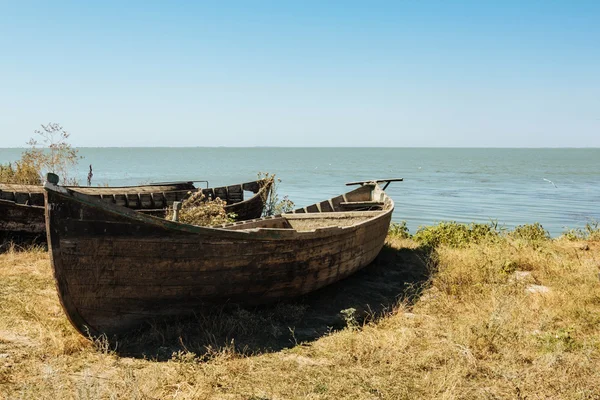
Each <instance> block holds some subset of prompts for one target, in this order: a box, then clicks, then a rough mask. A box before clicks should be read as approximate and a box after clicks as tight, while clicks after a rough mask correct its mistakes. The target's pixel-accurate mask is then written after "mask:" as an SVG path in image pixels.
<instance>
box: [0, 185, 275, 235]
mask: <svg viewBox="0 0 600 400" xmlns="http://www.w3.org/2000/svg"><path fill="white" fill-rule="evenodd" d="M271 185H272V181H270V180H257V181H252V182H246V183H241V184H237V185H231V186H223V187H216V188H206V189H199V188H196V187H195V186H194V184H193V182H172V183H158V184H150V185H143V186H122V187H71V188H70V189H72V190H76V191H77V192H80V193H83V194H86V195H89V196H93V197H95V198H98V199H102V200H104V201H106V202H109V203H113V204H117V205H120V206H125V207H128V208H131V209H134V210H136V211H138V212H143V213H148V214H152V215H156V216H164V215H165V213H166V210H167V208H168V207H170V206H172V204H173V202H174V201H181V200H183V199H185V198H187V197H188V196H189V194H190V192H194V191H197V190H202V192H203V193H204V195H205V196H207V197H210V198H213V199H214V198H216V197H220V198H221V199H222V200H224V201H226V203H227V205H226V206H225V211H226V212H227V213H234V214H235V215H236V218H235V219H236V220H240V221H241V220H247V219H253V218H258V217H260V216H261V215H262V212H263V208H264V206H265V201H266V199H267V198H268V195H269V191H270V190H271ZM244 191H249V192H252V193H253V196H251V197H249V198H247V199H244ZM0 235H4V236H6V235H13V236H23V237H27V238H34V237H42V238H44V239H45V237H46V222H45V219H44V188H43V186H36V185H15V184H6V183H0Z"/></svg>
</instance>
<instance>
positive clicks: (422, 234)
mask: <svg viewBox="0 0 600 400" xmlns="http://www.w3.org/2000/svg"><path fill="white" fill-rule="evenodd" d="M499 234H500V232H499V231H498V228H497V224H494V223H491V224H478V223H471V224H468V225H467V224H460V223H458V222H455V221H450V222H440V223H438V224H437V225H433V226H427V227H422V226H420V227H419V229H418V230H417V232H416V233H415V234H414V236H413V239H414V240H415V241H417V242H419V243H421V244H423V245H425V246H428V247H436V246H439V245H446V246H450V247H466V246H468V245H469V244H476V243H481V242H483V241H485V240H495V239H497V238H498V237H499Z"/></svg>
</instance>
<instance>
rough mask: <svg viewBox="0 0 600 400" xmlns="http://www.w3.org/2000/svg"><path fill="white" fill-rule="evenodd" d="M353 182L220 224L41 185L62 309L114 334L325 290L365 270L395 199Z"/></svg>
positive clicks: (79, 323) (93, 330) (88, 331)
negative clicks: (228, 305)
mask: <svg viewBox="0 0 600 400" xmlns="http://www.w3.org/2000/svg"><path fill="white" fill-rule="evenodd" d="M386 181H390V180H386ZM359 183H360V184H361V186H360V187H359V188H357V189H355V190H352V191H350V192H348V193H346V194H343V195H341V196H337V197H334V198H332V199H329V200H325V201H322V202H320V203H317V204H313V205H311V206H308V207H304V208H301V209H298V210H295V211H294V212H292V213H286V214H281V215H278V216H274V217H265V218H260V219H254V220H251V221H246V222H236V223H233V224H227V225H222V226H220V227H218V228H214V227H213V228H208V227H199V226H193V225H188V224H182V223H179V222H174V221H168V220H164V219H159V218H155V217H152V216H148V215H144V214H140V213H136V212H133V211H132V210H129V209H127V208H124V207H119V206H117V205H114V204H107V203H104V202H102V201H99V200H98V199H94V198H92V197H90V196H87V195H84V194H81V193H78V192H76V191H73V190H69V189H66V188H63V187H60V186H57V185H55V184H52V183H47V184H46V186H45V188H46V226H47V232H48V243H49V248H50V253H51V260H52V266H53V270H54V277H55V279H56V283H57V288H58V293H59V297H60V299H61V303H62V306H63V308H64V310H65V312H66V314H67V315H68V317H69V319H70V321H71V323H72V324H73V325H74V326H75V328H76V329H77V330H78V331H79V332H81V333H82V334H83V335H92V336H95V335H99V334H107V335H113V334H118V333H120V332H123V331H126V330H128V329H130V328H131V327H133V326H136V325H138V324H140V323H141V322H143V321H146V320H149V319H154V318H161V317H165V316H174V315H181V314H188V313H191V312H193V311H194V310H196V311H198V310H199V309H200V308H201V307H202V306H203V305H205V304H207V303H208V304H210V303H223V302H233V303H240V304H245V305H250V304H260V303H267V302H272V301H276V300H281V299H285V298H290V297H295V296H299V295H302V294H305V293H307V292H311V291H313V290H316V289H318V288H320V287H322V286H325V285H328V284H331V283H333V282H335V281H337V280H339V279H342V278H344V277H346V276H348V275H350V274H352V273H354V272H355V271H357V270H359V269H360V268H362V267H364V266H365V265H367V264H369V263H370V262H371V261H372V260H373V259H374V258H375V256H377V254H378V253H379V251H380V250H381V248H382V246H383V244H384V240H385V237H386V235H387V232H388V229H389V224H390V220H391V217H392V211H393V209H394V203H393V201H392V200H391V199H390V198H389V197H388V196H387V195H386V193H385V192H384V191H383V190H382V189H381V188H380V187H379V185H378V184H377V183H376V182H359Z"/></svg>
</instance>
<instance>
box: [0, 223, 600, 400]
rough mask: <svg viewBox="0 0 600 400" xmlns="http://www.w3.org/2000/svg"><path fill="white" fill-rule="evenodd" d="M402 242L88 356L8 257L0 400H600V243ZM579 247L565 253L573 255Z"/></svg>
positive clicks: (34, 263) (526, 238)
mask: <svg viewBox="0 0 600 400" xmlns="http://www.w3.org/2000/svg"><path fill="white" fill-rule="evenodd" d="M440 226H441V225H438V226H437V227H434V228H432V229H429V230H426V231H421V232H420V233H419V234H417V235H415V237H414V238H411V237H408V235H406V232H405V230H403V229H402V227H401V226H400V227H398V226H396V227H395V228H394V230H392V232H391V233H390V236H389V237H388V240H387V244H386V247H385V248H384V250H383V251H382V253H381V255H380V256H379V257H378V259H377V261H376V262H375V263H373V264H372V265H371V266H369V267H367V268H365V269H364V270H363V271H361V272H360V273H358V274H356V275H355V276H353V277H351V278H349V279H347V280H344V281H343V282H340V283H338V284H335V285H333V286H331V287H329V288H326V289H324V290H321V291H319V292H317V293H314V294H311V295H309V296H306V297H305V298H302V299H299V300H297V301H294V302H291V303H284V304H277V305H274V306H269V307H262V308H257V309H251V310H247V309H242V308H233V307H230V308H227V309H225V308H224V309H221V310H213V311H211V312H209V313H207V314H203V315H197V316H195V317H194V318H191V319H188V320H180V321H171V322H170V323H165V322H157V323H154V324H150V325H149V326H146V327H143V328H140V330H139V331H137V332H134V333H132V334H131V335H129V336H128V337H125V338H120V339H119V340H118V341H114V340H108V339H100V340H96V341H89V340H87V339H85V338H83V337H81V336H80V335H79V334H78V333H76V332H75V330H74V329H73V328H72V327H71V326H70V324H69V322H68V321H67V319H66V317H65V315H64V313H63V311H62V309H61V306H60V303H59V301H58V297H57V295H56V291H55V288H54V281H53V279H52V275H51V269H50V264H49V260H48V254H47V253H46V252H45V251H43V250H37V249H29V250H26V251H22V250H18V249H12V250H9V251H7V252H5V253H3V254H1V255H0V280H1V282H2V283H1V284H0V398H8V399H12V398H17V399H21V398H22V399H30V398H52V399H63V398H65V399H66V398H69V399H70V398H83V399H97V398H111V399H113V398H123V399H167V398H172V399H190V398H225V399H290V398H306V399H325V398H327V399H337V398H350V399H378V398H385V399H423V398H431V399H455V398H456V399H459V398H460V399H482V398H490V399H505V398H515V399H525V398H527V399H547V398H553V399H555V398H565V399H588V398H589V399H592V398H600V368H598V366H599V365H600V281H599V275H598V274H599V271H600V242H599V241H597V239H598V237H597V236H594V235H587V236H586V235H583V234H582V235H577V234H576V233H573V234H572V235H570V236H568V237H566V238H562V239H556V240H550V239H548V238H547V237H546V235H544V234H543V232H542V234H541V235H540V234H539V233H540V230H539V229H537V228H535V226H529V227H524V228H522V229H521V230H516V231H515V232H516V233H515V232H512V233H508V234H502V235H498V234H496V233H493V232H495V231H494V229H492V233H489V232H488V231H489V230H488V229H487V228H483V230H481V226H472V227H471V228H469V227H468V226H466V227H465V226H463V227H460V228H457V227H456V226H454V227H453V226H450V227H448V226H445V227H444V226H441V227H440ZM568 239H570V240H568Z"/></svg>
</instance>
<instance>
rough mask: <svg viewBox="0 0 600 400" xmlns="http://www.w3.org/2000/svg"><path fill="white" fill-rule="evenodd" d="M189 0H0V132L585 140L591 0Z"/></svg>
mask: <svg viewBox="0 0 600 400" xmlns="http://www.w3.org/2000/svg"><path fill="white" fill-rule="evenodd" d="M187 3H191V2H177V3H176V2H167V1H139V2H138V1H102V2H94V4H87V2H80V1H70V2H65V1H52V2H50V1H43V2H41V1H40V2H34V1H26V0H23V1H8V0H7V1H1V2H0V50H1V56H0V57H1V60H2V61H1V62H0V132H1V133H0V135H1V138H2V142H1V144H0V146H1V147H7V146H8V147H11V146H21V145H24V143H25V142H26V141H27V139H28V138H29V137H30V136H32V134H33V130H34V129H36V128H37V127H38V126H39V124H40V123H46V122H60V123H61V124H62V125H63V126H64V127H65V128H66V129H67V130H68V131H70V132H71V134H72V143H73V144H75V145H77V146H265V145H270V146H339V145H343V146H460V147H463V146H467V147H471V146H474V147H488V146H493V147H557V146H558V147H560V146H574V147H586V146H587V147H600V1H577V0H574V1H551V0H544V1H495V2H492V1H483V0H482V1H414V0H411V1H408V0H407V1H400V0H398V1H393V2H366V1H361V2H354V1H339V2H324V1H295V2H282V1H273V2H250V1H243V2H242V1H240V2H233V1H230V2H212V3H211V4H208V2H206V4H202V5H190V4H187ZM284 3H285V4H284ZM325 3H327V4H325Z"/></svg>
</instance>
